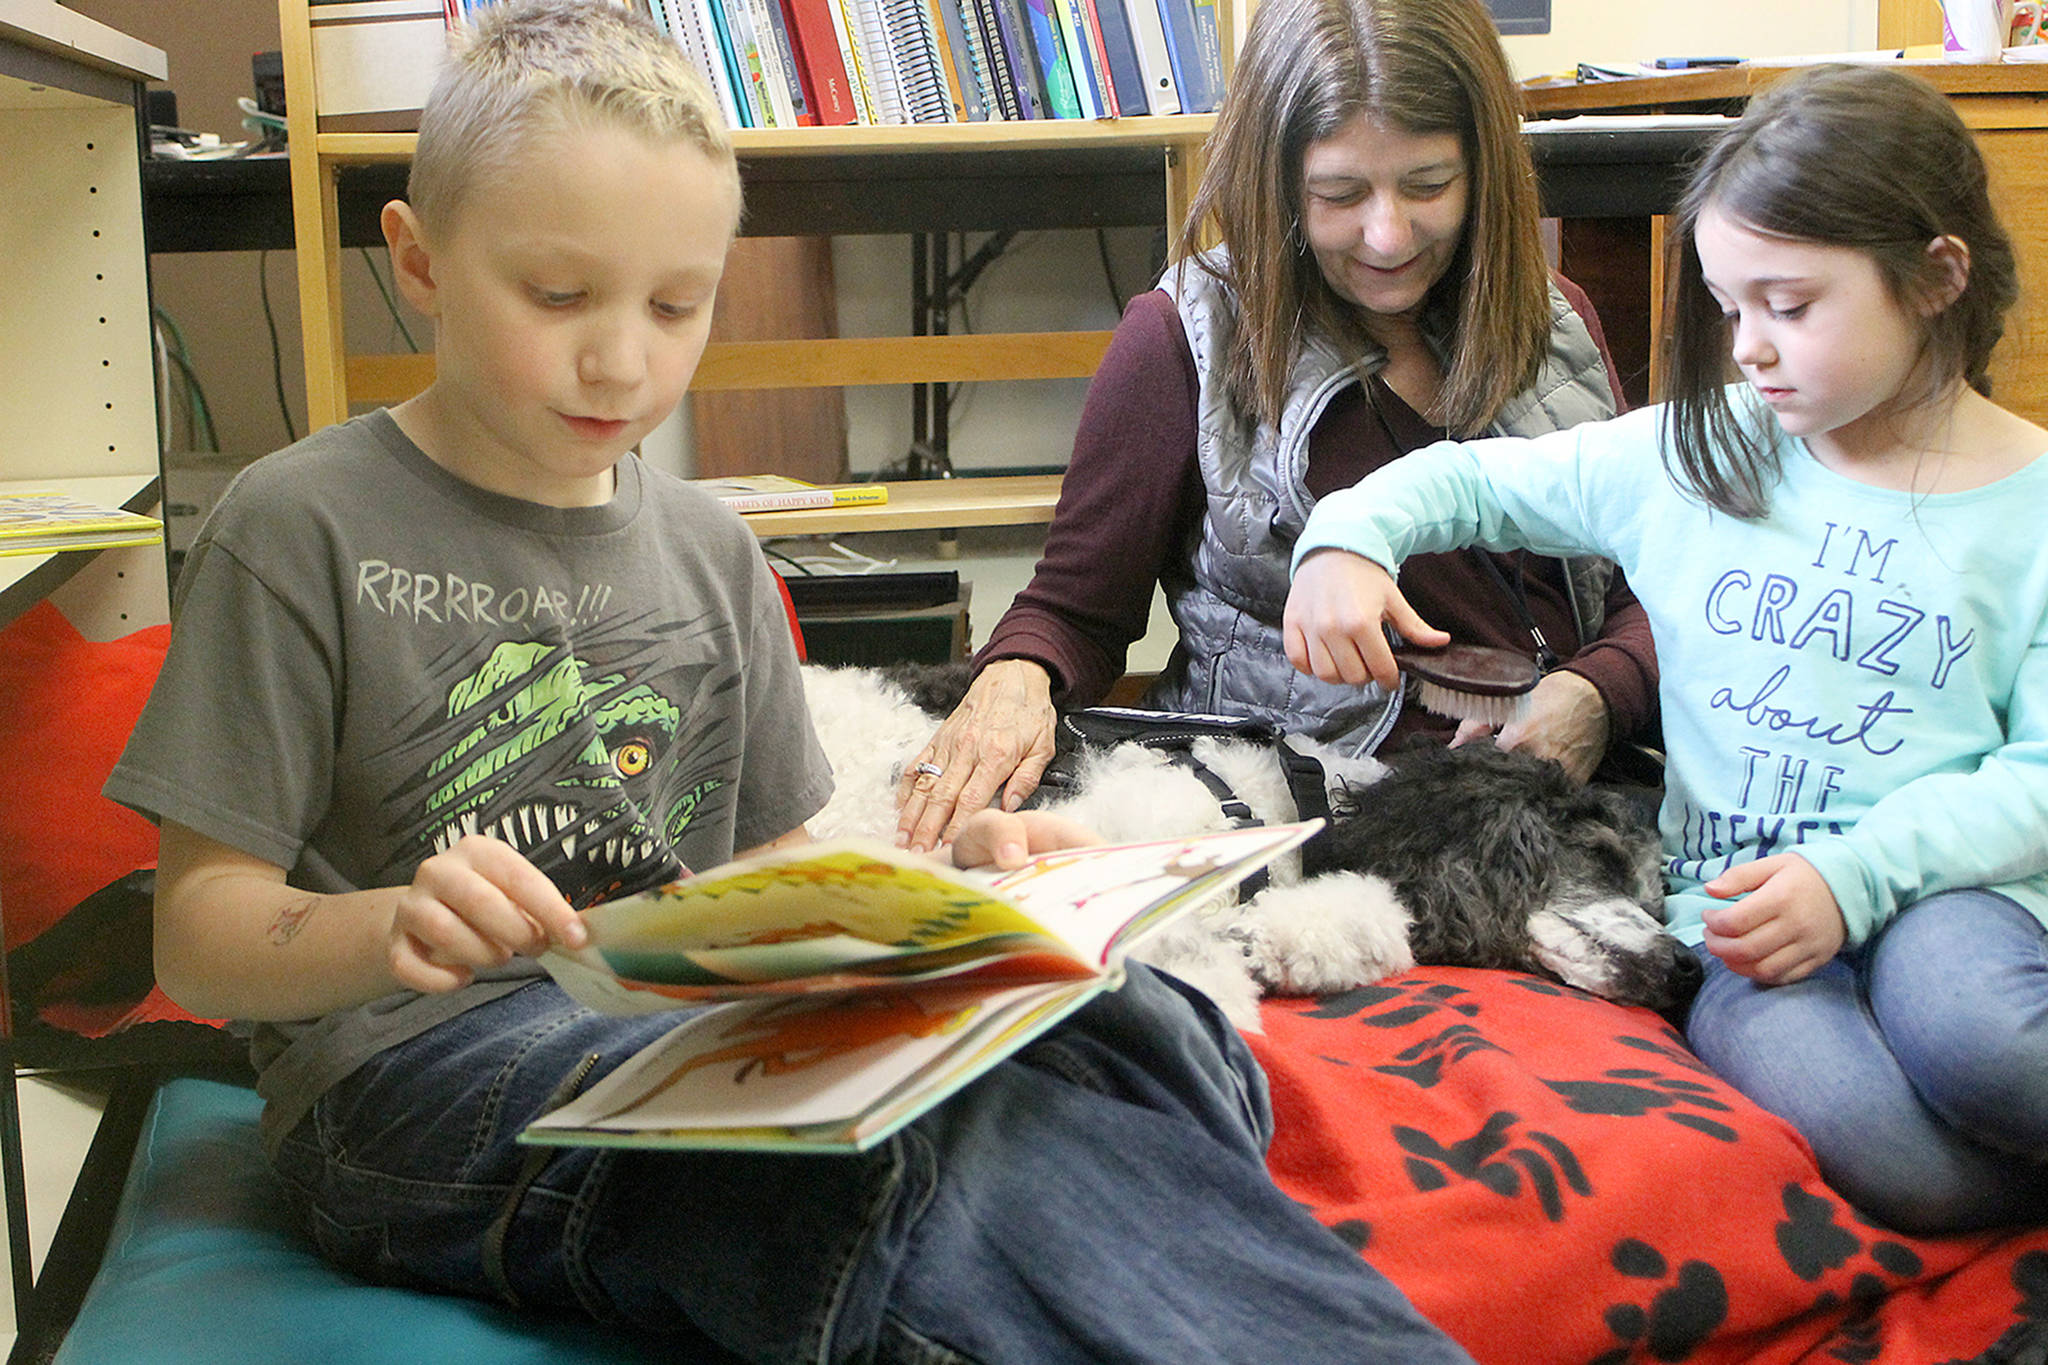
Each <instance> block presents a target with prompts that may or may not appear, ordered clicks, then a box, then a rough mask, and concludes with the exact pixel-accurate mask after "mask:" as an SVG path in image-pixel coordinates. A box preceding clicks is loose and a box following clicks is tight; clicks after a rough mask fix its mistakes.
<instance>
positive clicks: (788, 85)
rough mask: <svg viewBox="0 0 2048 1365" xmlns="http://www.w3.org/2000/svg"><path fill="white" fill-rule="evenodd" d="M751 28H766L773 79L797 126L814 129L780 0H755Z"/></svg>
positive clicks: (807, 94) (814, 117)
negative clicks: (784, 98)
mask: <svg viewBox="0 0 2048 1365" xmlns="http://www.w3.org/2000/svg"><path fill="white" fill-rule="evenodd" d="M754 28H755V30H756V31H759V30H761V29H763V28H765V29H766V30H767V33H768V38H769V41H768V42H767V43H766V46H767V48H768V50H769V51H770V52H771V53H772V54H773V55H774V58H775V78H776V79H777V80H779V81H780V82H782V87H783V90H784V91H785V92H786V93H787V94H788V96H789V107H790V112H791V113H792V114H793V115H794V116H795V119H796V126H797V127H799V128H815V127H816V126H817V124H818V116H817V114H816V113H815V112H813V110H812V108H811V95H810V90H809V87H808V84H807V82H806V81H805V80H804V77H803V70H802V68H801V67H799V66H798V65H797V60H796V45H795V44H794V43H793V42H791V41H790V36H789V21H788V20H787V18H786V17H785V16H784V13H783V8H782V5H781V3H780V0H754Z"/></svg>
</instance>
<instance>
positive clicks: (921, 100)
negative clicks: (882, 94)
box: [880, 0, 955, 123]
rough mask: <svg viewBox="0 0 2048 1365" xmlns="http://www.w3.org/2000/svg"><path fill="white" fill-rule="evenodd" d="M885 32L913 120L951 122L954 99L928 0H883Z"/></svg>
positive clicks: (905, 109)
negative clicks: (942, 63)
mask: <svg viewBox="0 0 2048 1365" xmlns="http://www.w3.org/2000/svg"><path fill="white" fill-rule="evenodd" d="M880 8H881V14H882V32H883V35H884V37H885V38H886V40H887V42H888V44H889V56H890V60H891V61H893V62H894V63H895V66H896V83H897V86H898V88H899V89H901V90H902V92H903V109H904V112H905V113H906V114H907V115H908V116H909V118H910V121H911V122H912V123H951V122H953V121H954V118H955V115H954V112H953V100H952V96H951V92H950V91H949V90H948V89H947V86H946V74H945V69H944V68H943V67H942V66H941V65H940V61H939V44H938V34H937V32H936V31H935V30H934V28H933V25H932V18H931V11H930V10H929V9H927V8H926V2H925V0H880Z"/></svg>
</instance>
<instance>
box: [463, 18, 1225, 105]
mask: <svg viewBox="0 0 2048 1365" xmlns="http://www.w3.org/2000/svg"><path fill="white" fill-rule="evenodd" d="M445 3H446V8H447V17H448V21H449V22H450V23H451V24H455V23H460V22H461V21H462V19H463V18H464V17H465V16H466V15H467V14H469V13H472V12H474V11H476V10H478V9H482V8H485V7H486V6H487V5H488V4H489V3H490V0H445ZM630 3H631V4H632V6H633V7H634V8H636V9H639V10H641V11H643V12H645V13H646V14H648V15H649V16H650V17H651V18H652V19H653V20H654V22H655V23H656V24H657V25H659V26H660V27H661V28H662V29H664V30H666V31H667V32H668V33H670V34H672V35H673V36H674V37H675V40H676V41H677V42H678V43H679V44H681V45H682V48H683V51H684V52H686V53H687V54H689V57H690V59H691V60H692V61H693V62H695V63H696V64H697V66H698V68H699V69H700V70H702V71H703V72H704V74H705V75H706V76H707V77H708V78H709V79H710V81H711V84H712V86H713V87H714V88H715V89H716V90H717V92H718V98H719V102H720V104H721V105H722V106H723V107H724V110H725V116H726V118H727V120H728V121H729V122H730V123H731V124H732V126H733V127H735V128H799V127H809V126H814V125H821V124H822V125H843V124H890V123H966V122H978V121H982V120H1001V119H1053V118H1071V119H1079V118H1119V117H1132V116H1136V115H1139V114H1181V113H1187V114H1206V113H1211V112H1213V111H1214V110H1215V108H1216V106H1217V103H1218V102H1219V101H1220V100H1221V99H1222V96H1223V49H1222V39H1221V35H1220V32H1219V29H1218V23H1217V4H1218V0H630Z"/></svg>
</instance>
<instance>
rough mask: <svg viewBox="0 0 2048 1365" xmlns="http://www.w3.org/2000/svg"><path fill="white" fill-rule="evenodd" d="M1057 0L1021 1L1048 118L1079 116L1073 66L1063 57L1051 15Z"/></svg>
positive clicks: (1064, 52) (1064, 49) (1056, 23)
mask: <svg viewBox="0 0 2048 1365" xmlns="http://www.w3.org/2000/svg"><path fill="white" fill-rule="evenodd" d="M1057 3H1058V0H1024V15H1025V18H1026V20H1027V21H1028V24H1029V32H1030V35H1031V45H1032V47H1033V49H1034V50H1035V51H1036V52H1037V53H1038V70H1039V74H1040V75H1042V76H1043V77H1044V78H1045V92H1046V95H1047V97H1048V99H1049V100H1050V104H1049V105H1048V108H1047V112H1048V116H1049V117H1052V118H1079V117H1081V100H1080V97H1079V96H1078V95H1076V94H1075V93H1074V68H1073V65H1072V63H1070V62H1069V61H1068V60H1067V45H1066V43H1065V42H1064V41H1063V40H1062V39H1061V38H1060V26H1059V21H1058V20H1057V19H1055V18H1054V17H1053V6H1054V5H1055V4H1057Z"/></svg>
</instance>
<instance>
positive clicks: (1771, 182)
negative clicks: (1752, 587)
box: [1664, 65, 2019, 517]
mask: <svg viewBox="0 0 2048 1365" xmlns="http://www.w3.org/2000/svg"><path fill="white" fill-rule="evenodd" d="M1709 208H1713V209H1715V210H1718V211H1719V212H1720V213H1722V214H1725V215H1726V216H1727V217H1728V218H1730V219H1732V220H1734V221H1735V222H1738V223H1740V224H1742V225H1743V226H1744V227H1746V228H1749V229H1750V230H1751V231H1754V232H1759V233H1763V234H1765V235H1767V236H1772V237H1783V238H1787V239H1789V240H1792V241H1800V242H1813V243H1818V244H1820V245H1823V246H1838V247H1848V248H1850V249H1852V250H1855V251H1860V252H1862V253H1864V255H1866V256H1868V257H1869V258H1870V260H1871V261H1872V262H1873V263H1874V264H1875V265H1876V266H1877V269H1878V273H1879V275H1880V276H1881V277H1882V278H1883V280H1884V282H1885V285H1886V287H1887V288H1888V289H1889V290H1890V292H1891V295H1892V297H1893V298H1894V299H1895V300H1897V301H1898V303H1899V305H1900V306H1901V307H1903V308H1905V309H1907V310H1908V311H1909V312H1910V313H1912V314H1913V315H1915V316H1918V317H1920V318H1921V319H1922V325H1923V350H1922V355H1923V357H1924V358H1925V361H1926V365H1925V371H1924V372H1925V374H1926V378H1927V390H1926V392H1925V393H1922V394H1919V395H1914V396H1912V397H1911V398H1910V399H1909V400H1908V401H1925V400H1926V399H1929V398H1932V397H1934V396H1935V395H1937V394H1939V393H1943V392H1946V391H1947V390H1948V389H1949V387H1950V386H1951V385H1952V384H1954V383H1955V382H1956V381H1957V380H1959V379H1960V380H1962V381H1963V382H1965V383H1968V384H1969V385H1970V386H1971V387H1973V388H1975V389H1977V390H1978V391H1979V392H1981V393H1989V392H1990V380H1989V378H1988V377H1987V374H1986V370H1987V368H1988V366H1989V365H1990V361H1991V351H1992V348H1993V347H1994V346H1996V345H1997V344H1998V339H1999V337H2000V336H2001V335H2002V334H2003V332H2004V330H2005V314H2006V311H2007V310H2008V309H2009V308H2011V307H2012V304H2013V301H2014V300H2015V299H2016V298H2017V297H2018V294H2019V282H2018V271H2017V266H2016V264H2015V262H2014V260H2013V251H2012V241H2011V239H2010V238H2008V237H2007V236H2006V233H2005V229H2004V228H2002V227H2000V226H1999V222H1998V215H1997V213H1996V212H1995V211H1994V210H1993V209H1992V207H1991V198H1990V194H1989V192H1988V188H1987V182H1986V175H1985V170H1984V158H1983V156H1982V155H1981V154H1980V153H1979V152H1978V150H1977V144H1976V141H1975V140H1974V139H1973V138H1972V137H1971V135H1970V131H1969V129H1967V128H1965V127H1964V126H1963V121H1962V120H1961V119H1960V118H1958V117H1957V116H1956V112H1955V110H1954V109H1953V108H1952V107H1951V106H1950V104H1949V102H1948V100H1947V98H1945V97H1944V96H1943V95H1942V94H1941V93H1940V92H1939V91H1937V90H1936V89H1935V88H1934V87H1933V86H1932V85H1930V84H1928V83H1927V82H1926V81H1923V80H1920V79H1919V78H1917V77H1915V76H1910V75H1907V74H1906V73H1904V72H1901V71H1892V70H1887V69H1885V68H1883V67H1872V66H1848V65H1834V66H1818V67H1813V68H1810V69H1808V70H1806V71H1803V72H1800V73H1798V74H1796V75H1792V76H1788V77H1786V78H1785V79H1784V80H1782V81H1780V82H1778V83H1777V84H1776V85H1773V86H1772V87H1771V88H1770V89H1768V90H1766V91H1765V92H1764V93H1763V94H1761V95H1759V96H1757V97H1756V98H1755V99H1753V100H1751V101H1750V104H1749V108H1748V109H1747V111H1746V112H1745V113H1744V114H1743V116H1742V119H1741V121H1740V122H1738V123H1737V124H1736V125H1735V127H1734V128H1733V129H1731V130H1730V131H1729V132H1728V133H1727V134H1726V135H1725V136H1724V137H1722V138H1721V140H1720V141H1718V142H1717V143H1715V144H1714V145H1713V147H1712V148H1711V149H1709V151H1708V152H1707V154H1706V155H1705V156H1704V157H1703V158H1702V159H1701V160H1700V163H1699V165H1698V166H1697V167H1696V168H1695V169H1694V171H1693V174H1692V179H1691V183H1690V185H1689V187H1688V188H1687V190H1686V193H1685V197H1684V199H1683V201H1682V202H1681V204H1680V206H1679V210H1678V213H1677V214H1676V217H1675V223H1674V229H1675V231H1676V234H1677V240H1678V244H1679V249H1678V262H1677V269H1676V270H1675V271H1674V272H1673V278H1672V286H1671V294H1670V298H1669V304H1668V307H1667V310H1666V313H1667V316H1668V317H1669V319H1670V322H1669V326H1668V341H1667V347H1668V350H1667V353H1666V355H1667V360H1668V366H1667V369H1666V379H1665V389H1666V394H1665V396H1666V398H1667V399H1668V405H1667V407H1666V408H1665V411H1664V459H1665V464H1666V466H1667V468H1668V469H1669V470H1670V472H1671V476H1672V478H1673V479H1674V481H1676V482H1677V483H1678V484H1679V485H1680V487H1683V488H1686V489H1689V490H1690V491H1691V492H1692V493H1694V494H1695V495H1697V496H1698V497H1699V498H1700V499H1701V500H1702V501H1704V502H1706V503H1708V504H1710V505H1711V506H1713V507H1716V508H1718V509H1720V510H1721V511H1724V512H1727V513H1729V514H1730V515H1731V516H1738V517H1758V516H1762V515H1763V514H1764V512H1765V511H1766V510H1767V508H1768V505H1769V490H1770V488H1771V486H1772V484H1773V483H1774V482H1775V481H1776V476H1777V473H1778V470H1777V457H1776V455H1775V453H1774V452H1775V449H1776V447H1775V446H1773V445H1772V444H1771V443H1769V442H1768V441H1767V440H1760V439H1758V438H1757V437H1755V436H1752V435H1749V434H1746V433H1745V432H1744V431H1743V430H1742V429H1741V427H1740V425H1739V424H1738V422H1737V421H1736V418H1735V415H1734V413H1733V411H1732V410H1731V408H1730V406H1729V402H1728V396H1727V392H1726V386H1727V384H1728V383H1729V381H1730V380H1731V379H1732V378H1733V377H1734V372H1733V367H1732V362H1731V360H1730V358H1729V356H1730V338H1729V332H1728V324H1727V321H1726V319H1724V318H1723V316H1722V314H1721V309H1720V306H1719V305H1718V304H1717V303H1716V302H1715V301H1714V299H1713V297H1712V296H1711V295H1710V294H1708V292H1707V289H1706V285H1705V283H1704V281H1703V279H1702V275H1701V269H1700V258H1699V250H1698V247H1697V245H1696V242H1695V234H1696V232H1697V231H1698V228H1699V221H1700V216H1701V215H1702V214H1703V213H1705V212H1706V211H1707V210H1708V209H1709ZM1940 237H1954V238H1956V239H1958V240H1959V241H1961V242H1962V243H1963V244H1964V245H1965V246H1966V247H1967V248H1968V250H1969V278H1968V280H1967V282H1966V283H1965V285H1964V287H1963V291H1962V293H1961V294H1960V295H1958V296H1957V297H1956V298H1955V300H1954V301H1953V302H1951V303H1950V304H1949V305H1948V306H1947V307H1945V308H1938V309H1934V310H1932V311H1929V310H1928V309H1926V308H1925V307H1924V306H1923V304H1924V301H1926V300H1928V299H1930V298H1932V297H1935V296H1936V295H1937V293H1938V291H1939V290H1940V289H1941V288H1942V287H1943V286H1944V285H1945V284H1947V283H1948V282H1949V281H1950V279H1951V276H1950V275H1949V273H1948V267H1947V266H1946V265H1945V264H1944V263H1943V262H1941V261H1939V260H1937V259H1936V258H1934V257H1931V256H1929V254H1928V251H1927V248H1928V246H1929V244H1930V243H1932V242H1933V241H1934V240H1935V239H1936V238H1940Z"/></svg>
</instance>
